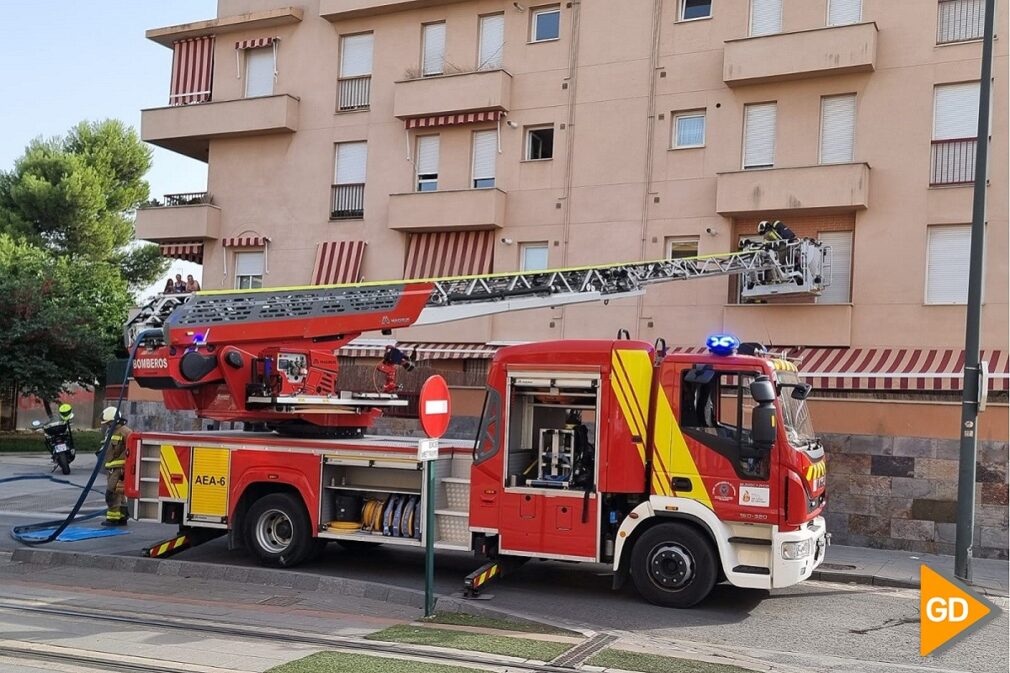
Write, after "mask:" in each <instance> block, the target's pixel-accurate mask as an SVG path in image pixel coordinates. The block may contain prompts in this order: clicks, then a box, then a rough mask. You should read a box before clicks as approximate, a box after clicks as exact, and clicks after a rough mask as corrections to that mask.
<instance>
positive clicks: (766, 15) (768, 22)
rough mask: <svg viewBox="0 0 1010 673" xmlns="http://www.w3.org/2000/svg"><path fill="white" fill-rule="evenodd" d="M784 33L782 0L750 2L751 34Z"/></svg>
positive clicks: (752, 0) (754, 0)
mask: <svg viewBox="0 0 1010 673" xmlns="http://www.w3.org/2000/svg"><path fill="white" fill-rule="evenodd" d="M781 32H782V0H750V34H751V35H771V34H773V33H781Z"/></svg>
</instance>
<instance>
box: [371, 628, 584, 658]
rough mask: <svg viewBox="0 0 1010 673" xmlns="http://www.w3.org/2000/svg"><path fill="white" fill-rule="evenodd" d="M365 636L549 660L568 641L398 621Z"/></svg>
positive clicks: (566, 646) (567, 646) (559, 652)
mask: <svg viewBox="0 0 1010 673" xmlns="http://www.w3.org/2000/svg"><path fill="white" fill-rule="evenodd" d="M365 638H367V639H368V640H384V641H386V642H391V643H408V644H410V645H430V646H432V647H447V648H450V649H453V650H469V651H471V652H486V653H488V654H503V655H507V656H511V657H521V658H523V659H537V660H539V661H550V660H551V659H553V658H554V657H556V656H558V655H559V654H561V653H562V652H564V651H566V650H567V649H568V648H569V647H571V645H569V644H568V643H552V642H549V641H543V640H530V639H528V638H513V637H512V636H489V635H486V634H483V633H466V632H465V631H449V630H446V629H433V628H430V627H427V626H410V625H409V624H398V625H396V626H390V627H389V628H388V629H383V630H382V631H379V632H377V633H371V634H369V635H367V636H365Z"/></svg>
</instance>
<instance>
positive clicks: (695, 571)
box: [631, 523, 718, 608]
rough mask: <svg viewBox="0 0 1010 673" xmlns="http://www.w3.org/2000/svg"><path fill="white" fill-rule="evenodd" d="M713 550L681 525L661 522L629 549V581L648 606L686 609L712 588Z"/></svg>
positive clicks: (696, 533)
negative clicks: (649, 604)
mask: <svg viewBox="0 0 1010 673" xmlns="http://www.w3.org/2000/svg"><path fill="white" fill-rule="evenodd" d="M717 574H718V566H717V559H716V554H715V550H713V549H712V545H711V544H710V543H709V541H708V540H707V539H706V538H705V535H704V533H701V532H700V531H698V530H697V529H695V528H693V527H691V526H687V525H685V524H682V523H661V524H659V525H656V526H653V527H652V528H650V529H649V530H647V531H645V532H644V533H642V536H641V537H640V538H638V541H637V542H635V546H634V548H633V549H632V550H631V578H632V579H633V580H634V582H635V588H636V589H638V593H640V594H641V595H642V597H643V598H644V599H645V600H647V601H649V602H650V603H655V604H656V605H663V606H666V607H671V608H689V607H692V606H694V605H696V604H698V603H699V602H701V601H702V600H704V599H705V597H706V596H708V594H709V592H711V591H712V587H713V586H715V578H716V575H717Z"/></svg>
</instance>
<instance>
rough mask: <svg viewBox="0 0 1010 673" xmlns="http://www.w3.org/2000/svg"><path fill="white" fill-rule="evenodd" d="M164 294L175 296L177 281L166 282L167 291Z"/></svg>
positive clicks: (169, 280) (163, 291)
mask: <svg viewBox="0 0 1010 673" xmlns="http://www.w3.org/2000/svg"><path fill="white" fill-rule="evenodd" d="M161 293H162V294H175V281H174V280H172V279H171V278H169V279H168V281H166V282H165V289H164V290H162V291H161Z"/></svg>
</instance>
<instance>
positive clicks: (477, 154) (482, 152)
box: [473, 131, 498, 180]
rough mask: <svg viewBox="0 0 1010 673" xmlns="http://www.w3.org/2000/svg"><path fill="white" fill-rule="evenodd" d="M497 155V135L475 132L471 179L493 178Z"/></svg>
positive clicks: (490, 132) (492, 132) (491, 132)
mask: <svg viewBox="0 0 1010 673" xmlns="http://www.w3.org/2000/svg"><path fill="white" fill-rule="evenodd" d="M497 154H498V134H497V132H495V131H477V132H475V133H474V134H473V179H474V180H481V179H487V178H493V177H495V173H494V169H495V159H496V158H497Z"/></svg>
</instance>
